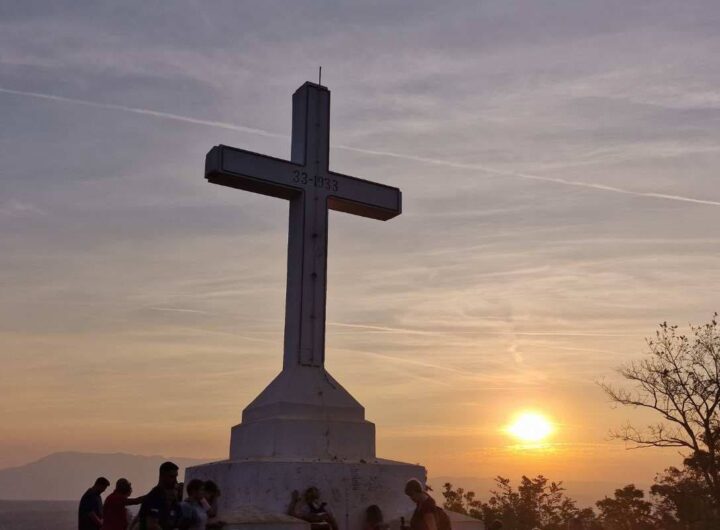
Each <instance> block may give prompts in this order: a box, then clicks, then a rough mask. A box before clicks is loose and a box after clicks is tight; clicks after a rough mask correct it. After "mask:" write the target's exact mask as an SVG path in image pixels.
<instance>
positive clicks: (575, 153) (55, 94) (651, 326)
mask: <svg viewBox="0 0 720 530" xmlns="http://www.w3.org/2000/svg"><path fill="white" fill-rule="evenodd" d="M719 24H720V5H719V4H718V3H717V2H711V1H706V2H699V1H691V0H689V1H686V2H674V1H673V2H670V1H662V0H660V1H658V0H654V1H633V2H626V1H624V0H623V1H620V0H618V1H591V2H589V1H576V0H567V1H562V0H557V1H547V2H533V1H512V0H503V1H481V2H477V1H465V2H455V1H449V2H429V1H422V0H420V1H418V0H413V1H406V2H388V1H369V2H342V1H336V2H321V1H305V0H293V1H287V2H286V1H272V2H249V1H235V0H233V1H222V0H220V1H215V2H196V1H189V0H178V1H174V2H131V1H127V2H122V3H117V2H98V1H92V2H90V1H72V2H70V1H54V2H27V1H23V2H21V1H10V0H0V116H1V117H2V118H1V119H0V160H2V164H1V165H0V249H1V251H0V292H1V293H2V297H1V298H0V363H1V366H2V369H0V388H2V389H3V392H4V394H5V396H6V399H4V400H2V401H1V402H0V467H4V466H11V465H19V464H22V463H25V462H28V461H30V460H33V459H35V458H38V457H41V456H43V455H45V454H47V453H50V452H54V451H60V450H70V449H72V450H81V451H94V452H117V451H122V452H131V453H138V454H164V455H178V456H179V455H182V456H192V457H213V458H222V457H224V456H225V455H226V454H227V450H228V440H229V429H230V427H231V426H232V425H234V424H236V423H238V422H239V419H240V414H241V411H242V409H243V408H244V406H245V405H247V404H248V403H249V402H250V401H251V400H252V399H253V398H254V397H255V396H256V395H257V394H258V393H259V392H260V391H261V390H262V388H263V387H264V386H265V384H267V382H269V381H270V380H271V379H272V377H273V376H274V375H275V374H276V373H277V372H278V370H279V369H280V366H281V362H282V330H283V321H282V319H283V305H284V288H285V276H284V275H285V266H286V261H285V252H286V238H287V203H286V202H285V201H281V200H278V199H274V198H269V197H265V196H260V195H256V194H251V193H246V192H241V191H238V190H232V189H228V188H222V187H219V186H213V185H210V184H208V183H207V182H206V181H205V180H204V178H203V166H204V157H205V154H206V152H207V151H208V150H209V149H210V148H211V147H212V146H214V145H217V144H221V143H222V144H226V145H233V146H237V147H242V148H245V149H249V150H253V151H257V152H261V153H265V154H268V155H272V156H277V157H281V158H288V157H289V145H290V141H289V133H290V108H291V107H290V104H291V94H292V93H293V92H294V90H295V89H296V88H297V87H299V86H300V85H301V84H302V83H303V82H305V81H307V80H311V81H314V80H315V79H317V70H318V66H319V65H322V67H323V84H325V85H327V86H328V88H329V89H330V90H331V92H332V117H331V127H332V128H331V153H330V164H331V169H333V170H335V171H338V172H341V173H345V174H349V175H354V176H358V177H362V178H367V179H371V180H375V181H378V182H383V183H385V184H388V185H393V186H398V187H399V188H401V189H402V192H403V201H404V204H403V214H402V215H401V216H400V217H398V218H396V219H393V220H391V221H388V222H385V223H381V222H378V221H375V220H372V219H365V218H360V217H357V216H351V215H347V214H342V213H334V212H333V213H331V214H330V242H329V263H328V276H329V285H328V310H327V315H328V321H327V354H326V357H327V367H328V370H329V371H330V372H331V373H332V374H333V375H334V376H335V377H336V378H337V379H338V380H339V381H340V382H341V383H342V384H343V385H344V386H345V387H346V388H347V389H348V390H349V391H350V392H351V393H352V394H353V395H354V396H355V397H356V398H357V399H358V400H359V401H360V402H361V403H362V404H363V405H364V406H365V408H366V414H367V417H368V419H370V420H371V421H373V422H375V423H376V425H377V431H378V453H379V454H380V455H381V456H383V457H386V458H392V459H398V460H404V461H409V462H422V463H423V464H424V465H426V466H427V467H428V469H429V472H430V475H431V476H454V477H492V476H495V475H503V476H510V477H512V478H514V479H517V478H519V477H520V476H521V475H522V474H528V475H530V474H536V473H544V474H546V475H547V476H549V477H550V478H552V479H555V480H566V481H603V482H608V483H613V484H617V485H618V486H620V485H622V484H625V483H627V482H629V481H634V482H637V483H649V482H650V481H651V480H652V478H653V476H654V475H655V473H656V472H658V471H660V470H662V469H663V468H665V467H667V466H668V465H671V464H677V463H678V462H679V457H678V455H677V454H676V453H674V452H666V451H660V450H644V451H628V450H626V449H625V447H624V445H623V444H622V443H621V442H617V441H613V440H611V439H610V437H609V434H608V433H609V431H610V430H611V429H612V428H614V427H617V426H619V425H621V424H623V423H624V422H625V421H632V422H635V423H637V424H639V425H641V424H643V422H647V421H649V420H652V419H653V418H652V417H649V416H646V415H643V414H642V413H641V412H638V411H632V410H619V409H616V408H613V407H612V406H611V404H610V403H609V402H608V400H607V398H606V397H605V396H604V395H603V393H602V391H601V390H600V388H599V387H598V382H599V381H607V382H619V381H618V378H617V375H616V373H615V371H614V370H615V369H616V368H617V367H618V366H620V365H621V364H623V363H625V362H629V361H631V360H633V359H638V358H640V357H641V356H642V355H643V354H644V352H645V351H646V349H645V342H644V341H645V337H648V336H651V335H652V334H653V333H654V330H655V329H656V327H657V325H658V323H660V322H663V321H666V320H667V321H669V322H673V323H677V324H680V325H681V326H686V325H687V324H688V323H701V322H705V321H707V320H709V319H710V317H711V316H712V314H713V312H714V311H715V310H717V309H718V304H717V300H718V296H719V295H720V284H718V282H717V274H718V271H720V252H719V251H720V236H719V235H718V232H717V219H718V214H720V191H718V189H717V185H716V182H717V175H716V170H717V167H718V163H719V162H720V148H719V147H718V141H717V140H718V134H719V133H720V91H719V90H718V88H717V87H718V86H720V84H719V81H720V64H719V63H718V61H717V57H718V54H720V34H718V32H717V27H718V25H719ZM530 409H531V410H537V411H540V412H542V413H544V414H545V415H547V416H548V417H549V418H551V420H552V421H553V423H554V424H555V432H554V434H553V436H552V438H551V439H550V441H549V443H548V444H546V445H545V446H543V447H542V448H527V447H522V446H518V444H517V442H516V441H514V440H512V439H510V438H509V437H508V436H507V434H506V433H505V432H504V430H503V429H504V426H506V425H507V423H508V422H509V421H510V420H511V418H512V417H513V416H514V415H515V414H517V413H518V412H519V411H522V410H530Z"/></svg>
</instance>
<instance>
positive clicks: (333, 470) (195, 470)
mask: <svg viewBox="0 0 720 530" xmlns="http://www.w3.org/2000/svg"><path fill="white" fill-rule="evenodd" d="M185 477H186V480H190V479H193V478H200V479H203V480H208V479H211V480H214V481H215V482H217V483H218V485H219V486H220V489H221V490H222V496H221V497H220V506H219V508H220V512H221V513H233V512H235V511H237V510H239V509H242V508H243V507H247V506H252V507H254V508H256V509H259V510H261V511H263V512H269V513H276V514H283V513H287V509H288V505H289V503H290V498H291V493H292V491H293V490H299V491H302V490H304V489H305V488H307V487H308V486H317V487H318V488H320V491H321V494H322V497H323V500H324V501H326V502H327V503H328V505H329V507H330V508H331V509H332V512H333V513H334V514H335V517H336V518H337V520H338V524H339V527H340V530H360V529H361V527H362V526H361V525H362V520H363V515H364V513H365V509H366V508H367V507H368V506H370V505H371V504H377V505H378V506H380V507H381V509H382V510H383V513H384V514H385V519H386V520H387V521H388V522H390V524H391V527H392V528H393V529H398V528H399V526H400V524H399V521H400V517H401V516H402V515H405V514H406V513H407V512H408V511H412V508H413V504H412V502H411V501H410V499H408V497H407V496H406V495H405V494H404V487H405V483H406V482H407V480H408V479H410V478H418V479H419V480H421V481H423V482H424V481H425V478H426V473H425V468H424V467H422V466H419V465H412V464H405V463H401V462H393V461H390V460H381V459H370V460H368V461H365V462H361V461H348V460H337V461H334V462H333V461H318V460H315V461H312V460H294V461H291V460H285V461H283V460H282V459H262V460H261V459H253V460H235V461H233V460H225V461H221V462H214V463H211V464H205V465H201V466H195V467H191V468H188V469H187V471H186V475H185ZM467 530H475V529H474V528H468V529H467Z"/></svg>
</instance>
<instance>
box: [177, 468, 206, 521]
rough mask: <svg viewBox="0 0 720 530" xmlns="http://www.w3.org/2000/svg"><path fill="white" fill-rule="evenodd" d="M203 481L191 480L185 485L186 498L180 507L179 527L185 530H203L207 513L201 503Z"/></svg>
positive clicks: (203, 494) (202, 498)
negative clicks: (180, 519) (180, 521)
mask: <svg viewBox="0 0 720 530" xmlns="http://www.w3.org/2000/svg"><path fill="white" fill-rule="evenodd" d="M203 486H204V485H203V481H202V480H200V479H197V478H195V479H192V480H191V481H190V482H188V484H187V498H186V499H185V500H184V501H183V502H182V504H181V505H180V507H181V510H182V523H181V527H182V528H183V529H185V530H205V528H206V525H207V521H208V513H207V509H206V506H207V504H205V503H203V501H204V500H205V498H204V496H205V491H204V489H203Z"/></svg>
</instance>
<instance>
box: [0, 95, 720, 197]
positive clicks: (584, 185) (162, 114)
mask: <svg viewBox="0 0 720 530" xmlns="http://www.w3.org/2000/svg"><path fill="white" fill-rule="evenodd" d="M0 92H4V93H7V94H13V95H18V96H26V97H33V98H40V99H48V100H51V101H59V102H63V103H73V104H78V105H88V106H93V107H98V108H104V109H110V110H119V111H123V112H132V113H135V114H142V115H146V116H152V117H156V118H163V119H169V120H175V121H181V122H184V123H190V124H194V125H203V126H207V127H217V128H220V129H229V130H232V131H238V132H244V133H249V134H257V135H260V136H268V137H271V138H287V136H286V135H283V134H278V133H273V132H271V131H265V130H263V129H257V128H253V127H246V126H243V125H235V124H231V123H226V122H220V121H211V120H201V119H197V118H191V117H188V116H182V115H179V114H172V113H168V112H160V111H155V110H150V109H142V108H137V107H127V106H125V105H116V104H112V103H98V102H94V101H87V100H81V99H75V98H67V97H63V96H57V95H53V94H43V93H38V92H24V91H20V90H12V89H7V88H0ZM333 147H334V148H335V149H344V150H347V151H353V152H356V153H362V154H364V155H372V156H383V157H391V158H399V159H402V160H408V161H412V162H420V163H423V164H434V165H439V166H445V167H451V168H456V169H467V170H472V171H480V172H481V173H487V174H490V175H495V176H502V177H512V178H519V179H527V180H534V181H539V182H547V183H552V184H558V185H562V186H574V187H578V188H585V189H590V190H596V191H604V192H611V193H621V194H624V195H632V196H635V197H645V198H650V199H663V200H671V201H681V202H688V203H693V204H702V205H707V206H720V201H713V200H709V199H697V198H693V197H684V196H682V195H672V194H667V193H656V192H648V191H633V190H629V189H624V188H619V187H616V186H608V185H605V184H600V183H593V182H580V181H573V180H568V179H563V178H554V177H544V176H540V175H531V174H528V173H519V172H515V171H505V170H499V169H494V168H490V167H487V166H483V165H478V164H464V163H459V162H452V161H449V160H442V159H438V158H428V157H422V156H414V155H407V154H402V153H394V152H391V151H378V150H373V149H364V148H359V147H351V146H347V145H334V146H333Z"/></svg>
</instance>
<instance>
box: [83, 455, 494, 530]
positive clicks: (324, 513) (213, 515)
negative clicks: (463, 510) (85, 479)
mask: <svg viewBox="0 0 720 530" xmlns="http://www.w3.org/2000/svg"><path fill="white" fill-rule="evenodd" d="M178 470H179V468H178V466H177V465H176V464H174V463H173V462H165V463H163V464H162V465H161V466H160V470H159V476H158V483H157V486H155V487H154V488H153V489H152V490H150V492H149V493H147V494H146V495H143V496H142V497H131V495H132V484H130V482H129V481H128V480H127V479H125V478H121V479H118V480H117V482H116V483H115V489H114V491H113V492H112V493H110V494H109V495H108V496H107V498H106V499H105V502H104V503H103V501H102V498H101V495H102V494H103V493H104V492H105V490H107V488H108V487H109V486H110V481H109V480H108V479H106V478H105V477H100V478H98V479H97V480H96V481H95V484H93V486H92V487H91V488H90V489H88V490H87V491H86V492H85V494H84V495H83V496H82V498H81V499H80V506H79V508H78V530H210V529H218V528H221V527H222V526H224V523H223V522H222V521H221V520H220V519H219V518H218V510H217V501H218V498H219V497H220V489H219V488H218V486H217V484H215V483H214V482H212V481H210V480H208V481H202V480H199V479H193V480H191V481H190V482H188V483H187V484H186V485H184V484H183V483H178V480H177V478H178ZM405 494H406V495H407V496H408V497H409V498H410V499H411V500H412V501H413V503H415V511H414V512H413V514H412V517H411V518H410V521H409V524H407V525H406V524H405V519H404V518H402V519H401V527H402V530H451V525H450V519H449V518H448V515H447V514H446V513H445V511H444V510H443V509H442V508H441V507H439V506H438V505H437V504H436V503H435V500H434V499H433V498H432V497H431V496H430V495H429V494H428V493H427V491H426V488H425V487H424V486H423V485H422V483H421V482H420V481H419V480H417V479H411V480H409V481H408V482H407V484H406V485H405ZM133 505H140V509H139V510H138V512H137V515H136V516H134V517H133V516H132V514H131V512H130V510H128V507H129V506H133ZM288 515H291V516H293V517H297V518H298V519H302V520H304V521H307V522H308V523H310V527H311V530H338V524H337V521H336V519H335V517H334V515H333V513H332V511H331V510H330V508H329V507H328V505H327V503H326V502H323V501H322V499H321V497H320V490H319V489H318V488H317V487H315V486H310V487H309V488H307V489H306V490H305V491H304V492H303V494H302V495H301V494H300V493H299V492H298V491H293V492H292V498H291V501H290V505H289V507H288ZM501 528H502V524H501V523H499V522H496V523H493V525H491V530H500V529H501ZM388 529H389V525H388V524H387V523H386V522H385V521H384V518H383V512H382V509H381V508H380V507H379V506H377V505H375V504H373V505H371V506H368V507H367V509H366V510H365V522H364V524H363V530H388Z"/></svg>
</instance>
